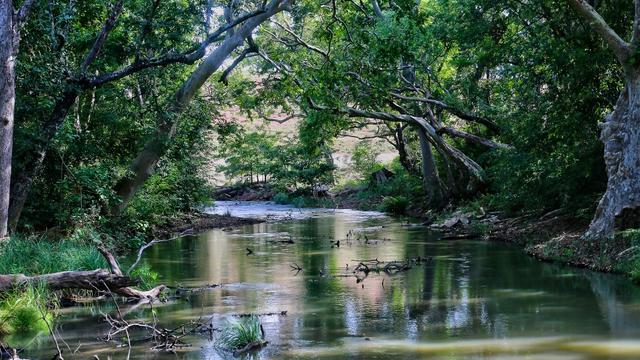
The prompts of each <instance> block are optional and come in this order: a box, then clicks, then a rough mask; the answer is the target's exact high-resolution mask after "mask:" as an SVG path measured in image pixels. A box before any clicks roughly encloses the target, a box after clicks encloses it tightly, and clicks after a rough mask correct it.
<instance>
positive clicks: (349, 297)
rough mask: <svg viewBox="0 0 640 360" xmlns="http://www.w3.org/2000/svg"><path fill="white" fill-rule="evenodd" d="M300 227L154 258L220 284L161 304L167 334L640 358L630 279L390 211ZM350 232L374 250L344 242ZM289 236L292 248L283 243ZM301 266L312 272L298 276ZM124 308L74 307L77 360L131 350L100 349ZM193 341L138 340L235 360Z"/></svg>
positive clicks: (67, 330) (70, 314) (170, 248)
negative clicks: (244, 316) (372, 267)
mask: <svg viewBox="0 0 640 360" xmlns="http://www.w3.org/2000/svg"><path fill="white" fill-rule="evenodd" d="M234 206H235V205H234V204H231V203H225V204H224V207H223V208H222V209H221V210H219V211H225V212H226V211H227V210H228V211H230V212H231V213H232V214H233V213H234V211H236V210H237V212H236V214H240V215H250V216H255V214H262V215H264V216H267V215H273V213H274V212H275V213H277V214H275V215H276V217H277V216H279V215H278V213H279V214H280V215H281V216H288V214H289V213H290V212H293V210H291V209H287V208H281V207H278V208H275V209H274V208H273V206H271V205H267V206H265V205H264V204H249V205H246V204H242V206H239V207H234ZM296 211H297V210H296ZM295 218H296V220H292V221H286V222H281V223H264V224H257V225H252V226H247V227H243V228H240V229H234V230H231V231H223V230H215V231H211V232H207V233H205V234H202V235H199V236H194V237H185V238H183V239H180V240H177V241H174V242H170V243H164V244H161V245H159V246H156V247H154V248H151V249H149V252H148V253H147V254H146V257H145V258H144V260H143V261H144V262H145V263H147V264H148V265H150V266H151V267H152V268H153V269H155V270H156V271H157V272H158V273H159V274H160V281H161V282H164V283H167V284H171V285H178V284H180V285H183V286H202V285H205V284H222V286H221V287H219V288H215V289H211V290H209V291H206V292H203V293H198V294H194V295H193V296H191V297H190V298H188V299H181V300H176V301H172V302H168V303H166V304H158V305H156V308H155V311H156V312H157V314H158V317H159V319H160V320H161V322H163V325H165V326H172V325H176V324H179V323H181V322H184V321H187V320H191V319H198V318H200V317H203V318H207V317H212V319H213V322H214V325H216V326H217V325H219V324H220V323H221V322H222V321H223V320H224V319H225V318H226V317H228V316H230V315H231V314H237V313H247V312H257V313H267V312H279V311H282V310H286V311H287V316H266V317H263V318H262V321H263V323H264V327H265V331H266V334H267V340H269V342H270V345H269V346H268V347H267V348H266V349H264V350H263V351H261V352H260V353H259V354H257V355H255V358H258V359H275V358H277V359H282V358H306V357H309V358H336V359H342V358H345V357H349V358H361V359H375V358H388V357H392V356H395V357H398V358H403V359H405V358H416V359H423V358H432V359H516V358H517V359H520V358H527V359H617V358H620V357H628V358H639V357H640V341H636V339H637V337H638V336H639V335H640V321H638V320H640V306H638V305H637V304H638V299H640V292H639V291H638V288H637V287H635V286H633V285H632V284H630V283H629V282H627V281H626V280H625V279H622V278H620V277H614V276H608V275H602V274H593V273H589V272H586V271H581V270H575V269H569V268H563V267H560V266H555V265H551V264H546V263H540V262H537V261H536V260H534V259H532V258H530V257H527V256H525V255H523V254H522V252H521V251H520V250H518V249H514V248H510V247H508V246H505V245H503V244H496V243H487V242H482V241H442V240H439V239H438V237H437V236H436V235H435V234H433V233H430V232H429V231H427V230H426V229H425V228H422V227H408V226H404V225H403V224H401V223H400V222H398V221H397V220H394V219H390V218H386V217H383V216H381V215H380V214H368V213H362V212H354V211H340V210H337V211H326V210H325V211H320V212H317V211H314V210H303V211H297V215H296V216H295ZM350 231H352V232H353V231H356V233H359V234H366V236H367V239H369V241H368V242H365V241H362V239H360V240H357V239H354V240H353V241H351V242H347V241H344V239H345V238H346V236H347V233H349V232H350ZM362 236H363V235H362ZM288 239H291V240H293V242H294V243H293V244H287V243H285V242H283V241H284V240H288ZM335 239H343V241H342V242H341V246H340V247H339V248H338V247H335V246H332V243H331V241H332V240H335ZM383 239H384V240H383ZM246 248H250V249H252V251H253V254H251V255H247V251H246ZM418 256H420V257H428V258H430V259H431V261H429V262H427V263H425V264H421V265H416V266H414V267H413V268H412V269H411V270H409V271H407V272H404V273H401V274H397V275H393V276H389V275H386V274H384V273H381V274H375V273H371V274H370V275H369V276H368V277H367V278H366V279H365V280H364V281H363V282H361V283H358V282H357V281H356V279H355V278H354V277H353V276H352V275H353V273H352V270H353V269H354V267H355V266H356V265H357V263H358V262H359V261H360V260H363V259H376V258H377V259H379V260H380V261H389V260H398V259H407V258H415V257H418ZM294 263H295V264H298V265H299V266H300V267H302V268H303V269H304V270H303V271H301V272H299V273H296V272H295V271H292V269H291V267H290V265H291V264H294ZM112 307H113V305H112V304H109V303H105V304H102V305H100V306H95V305H94V306H87V307H84V308H74V309H65V310H64V315H63V317H62V318H61V324H62V329H61V335H62V336H63V337H64V338H65V340H66V341H67V342H68V343H70V344H74V345H76V346H77V344H83V345H82V346H81V347H80V349H79V351H78V353H77V354H76V355H77V356H78V358H87V357H90V356H93V354H98V355H99V356H100V357H101V358H103V359H104V358H106V357H108V356H111V357H112V358H114V359H115V358H123V357H124V355H126V349H116V348H115V347H114V346H113V344H104V343H101V342H100V341H97V340H96V337H97V336H99V334H100V333H102V332H104V331H105V330H106V326H105V324H101V323H100V322H99V321H97V320H98V319H99V318H100V316H101V315H100V311H102V312H107V311H113V308H112ZM130 316H133V317H141V318H144V317H149V316H150V311H149V309H137V310H135V311H134V312H132V313H131V315H130ZM189 341H190V342H192V343H193V345H194V346H193V347H192V348H189V349H185V350H184V351H182V352H180V353H179V354H177V355H169V354H163V353H153V352H150V351H149V350H148V346H146V345H145V344H143V343H142V344H138V345H136V346H135V348H134V354H135V356H134V358H149V359H155V358H158V359H164V358H167V359H168V358H176V357H177V358H184V359H201V358H203V359H219V358H225V357H229V355H228V354H225V353H223V352H220V351H218V350H216V349H215V347H214V346H213V343H212V342H210V341H208V340H207V339H206V337H201V336H193V337H191V338H189ZM70 348H75V346H70ZM51 349H52V344H51V343H50V341H48V340H47V339H46V338H43V337H40V338H39V340H38V341H37V342H34V343H32V344H30V351H31V352H30V355H34V357H38V356H40V357H43V358H44V357H50V355H51V354H52V350H51ZM47 355H49V356H47Z"/></svg>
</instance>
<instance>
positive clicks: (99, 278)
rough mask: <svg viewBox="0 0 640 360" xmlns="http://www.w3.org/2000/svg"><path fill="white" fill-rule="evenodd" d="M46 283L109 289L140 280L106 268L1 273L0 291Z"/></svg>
mask: <svg viewBox="0 0 640 360" xmlns="http://www.w3.org/2000/svg"><path fill="white" fill-rule="evenodd" d="M38 284H44V285H46V286H47V287H48V288H49V289H52V290H60V289H84V290H96V289H98V290H108V289H119V288H125V287H128V286H134V285H137V284H138V281H137V280H135V279H131V278H130V277H128V276H123V275H122V274H119V275H118V274H113V273H111V272H109V271H108V270H106V269H98V270H91V271H63V272H58V273H52V274H45V275H36V276H25V275H23V274H17V275H0V292H3V291H9V290H12V289H15V288H19V287H21V286H25V285H38Z"/></svg>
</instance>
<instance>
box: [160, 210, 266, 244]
mask: <svg viewBox="0 0 640 360" xmlns="http://www.w3.org/2000/svg"><path fill="white" fill-rule="evenodd" d="M261 222H264V220H260V219H251V218H240V217H235V216H229V215H215V214H206V213H202V212H194V213H189V214H184V215H181V216H179V217H177V218H175V219H170V220H168V221H167V222H166V223H165V224H164V225H163V226H161V227H157V228H156V229H154V231H153V233H154V236H155V237H156V238H167V237H170V236H172V235H175V234H180V233H185V232H189V233H192V234H197V233H201V232H205V231H207V230H211V229H223V228H229V227H237V226H243V225H251V224H258V223H261Z"/></svg>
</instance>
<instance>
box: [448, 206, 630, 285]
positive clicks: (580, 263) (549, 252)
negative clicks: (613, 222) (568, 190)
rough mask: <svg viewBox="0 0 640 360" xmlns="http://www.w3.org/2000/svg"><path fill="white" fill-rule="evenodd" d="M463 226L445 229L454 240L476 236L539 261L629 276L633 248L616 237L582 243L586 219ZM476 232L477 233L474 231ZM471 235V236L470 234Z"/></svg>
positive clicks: (555, 217) (556, 214)
mask: <svg viewBox="0 0 640 360" xmlns="http://www.w3.org/2000/svg"><path fill="white" fill-rule="evenodd" d="M467 215H469V216H468V218H469V219H470V220H469V222H468V224H467V225H462V226H460V224H458V226H456V227H454V228H453V229H450V230H449V229H445V230H447V231H448V232H451V233H455V234H456V235H457V236H462V235H465V234H467V235H476V236H478V237H481V238H484V239H487V240H493V241H501V242H506V243H510V244H514V245H517V246H520V247H522V248H523V249H524V251H525V252H526V253H527V254H529V255H531V256H534V257H536V258H537V259H539V260H542V261H550V262H558V263H562V264H567V265H571V266H577V267H582V268H587V269H591V270H595V271H601V272H613V273H622V274H630V272H632V271H633V264H632V263H631V261H632V256H633V255H635V253H634V252H633V251H630V250H632V249H633V244H632V242H631V240H630V239H629V238H625V237H623V236H618V237H616V238H615V239H614V240H608V241H586V240H583V239H582V238H581V235H582V234H583V233H584V231H585V230H586V228H587V226H588V225H589V221H588V220H587V219H582V218H578V217H576V216H574V215H573V214H571V213H568V212H563V211H561V210H556V211H553V212H549V213H547V214H544V215H542V216H540V215H533V214H531V215H525V216H520V217H504V216H502V215H501V214H495V215H494V216H493V218H489V217H487V216H480V215H476V214H467ZM478 228H480V229H481V231H478V230H477V229H478ZM474 231H475V233H474Z"/></svg>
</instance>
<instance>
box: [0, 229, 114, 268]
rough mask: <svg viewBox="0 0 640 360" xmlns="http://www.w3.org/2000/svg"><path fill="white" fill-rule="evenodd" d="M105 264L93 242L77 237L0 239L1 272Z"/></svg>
mask: <svg viewBox="0 0 640 360" xmlns="http://www.w3.org/2000/svg"><path fill="white" fill-rule="evenodd" d="M106 265H107V264H106V263H105V261H104V259H103V257H102V255H100V252H98V250H97V249H96V248H95V246H92V245H91V244H85V243H81V242H78V241H72V240H56V241H52V240H49V239H47V238H45V237H28V238H23V237H19V236H12V237H11V238H10V239H9V240H7V241H5V242H2V243H0V274H17V273H22V274H26V275H34V274H45V273H51V272H58V271H68V270H93V269H98V268H105V267H106Z"/></svg>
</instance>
